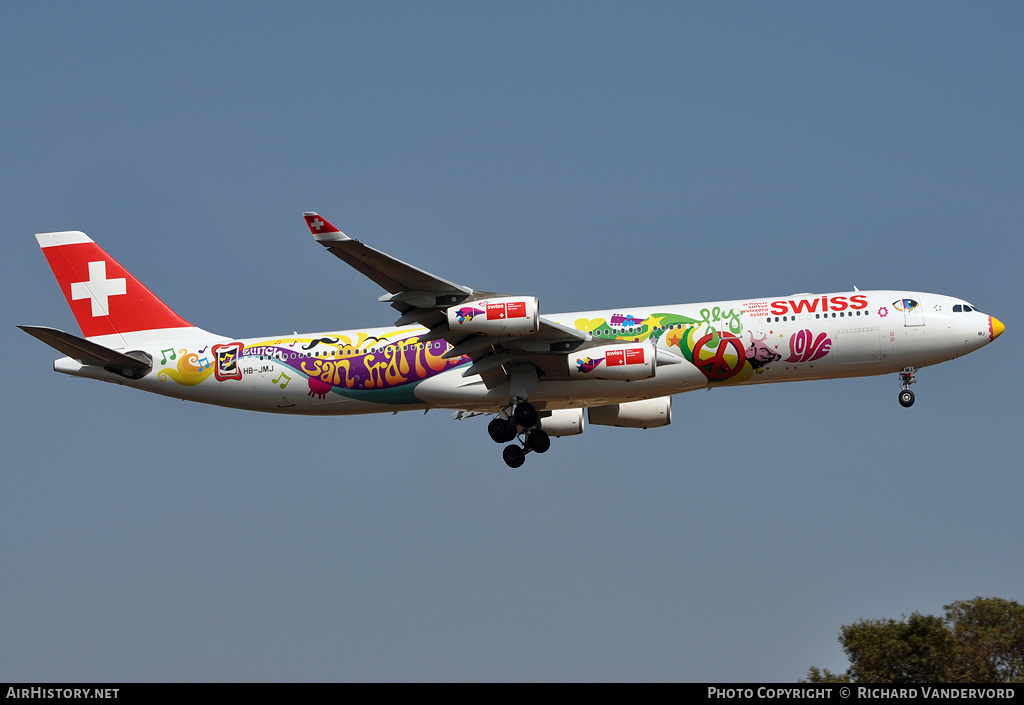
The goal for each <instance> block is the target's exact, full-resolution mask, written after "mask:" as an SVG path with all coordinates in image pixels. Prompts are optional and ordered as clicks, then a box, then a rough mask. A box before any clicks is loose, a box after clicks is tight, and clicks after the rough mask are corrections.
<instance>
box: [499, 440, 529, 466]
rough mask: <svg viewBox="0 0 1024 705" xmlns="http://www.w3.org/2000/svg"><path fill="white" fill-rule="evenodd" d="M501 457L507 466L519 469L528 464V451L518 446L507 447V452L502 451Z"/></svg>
mask: <svg viewBox="0 0 1024 705" xmlns="http://www.w3.org/2000/svg"><path fill="white" fill-rule="evenodd" d="M501 457H502V458H504V460H505V465H508V466H509V467H510V468H518V467H522V465H523V463H525V462H526V451H524V450H523V449H522V448H520V447H519V446H517V445H510V446H505V450H503V451H501Z"/></svg>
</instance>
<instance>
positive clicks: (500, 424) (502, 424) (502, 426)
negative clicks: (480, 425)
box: [487, 419, 516, 443]
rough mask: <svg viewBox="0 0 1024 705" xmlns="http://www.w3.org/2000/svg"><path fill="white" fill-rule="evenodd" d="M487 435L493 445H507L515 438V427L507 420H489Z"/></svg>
mask: <svg viewBox="0 0 1024 705" xmlns="http://www.w3.org/2000/svg"><path fill="white" fill-rule="evenodd" d="M487 434H488V435H489V436H490V437H491V440H492V441H494V442H495V443H508V442H509V441H511V440H512V439H513V438H515V437H516V425H515V424H514V423H512V422H511V421H509V420H508V419H491V422H490V423H489V424H487Z"/></svg>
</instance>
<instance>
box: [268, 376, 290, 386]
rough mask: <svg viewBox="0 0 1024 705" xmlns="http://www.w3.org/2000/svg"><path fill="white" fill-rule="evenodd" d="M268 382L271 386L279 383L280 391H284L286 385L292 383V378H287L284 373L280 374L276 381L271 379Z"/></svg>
mask: <svg viewBox="0 0 1024 705" xmlns="http://www.w3.org/2000/svg"><path fill="white" fill-rule="evenodd" d="M282 379H284V382H281V380H282ZM270 381H271V383H272V384H277V383H278V382H281V389H284V388H285V387H287V386H288V383H289V382H291V381H292V378H291V377H289V376H288V375H287V374H285V373H284V372H282V373H281V374H280V375H278V377H277V379H272V380H270Z"/></svg>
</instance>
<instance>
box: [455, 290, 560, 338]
mask: <svg viewBox="0 0 1024 705" xmlns="http://www.w3.org/2000/svg"><path fill="white" fill-rule="evenodd" d="M539 312H540V303H539V302H538V301H537V298H536V297H534V296H505V297H501V298H496V299H480V300H479V301H467V302H466V303H462V304H459V305H458V306H452V307H451V308H449V309H448V311H447V314H448V328H449V329H450V330H451V331H453V332H456V333H486V334H488V335H527V334H529V333H536V332H537V331H538V330H540V315H539Z"/></svg>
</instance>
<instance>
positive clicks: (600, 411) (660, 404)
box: [587, 397, 672, 428]
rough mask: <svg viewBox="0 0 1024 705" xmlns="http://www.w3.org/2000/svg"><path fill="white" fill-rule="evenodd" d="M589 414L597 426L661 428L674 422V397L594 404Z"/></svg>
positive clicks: (591, 421) (591, 420)
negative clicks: (601, 404) (602, 404)
mask: <svg viewBox="0 0 1024 705" xmlns="http://www.w3.org/2000/svg"><path fill="white" fill-rule="evenodd" d="M587 415H588V416H589V417H590V423H592V424H595V425H597V426H618V427H620V428H660V427H662V426H668V425H669V424H670V423H672V397H655V398H654V399H641V400H639V401H626V402H622V403H621V404H608V405H607V406H592V407H590V408H589V409H588V413H587Z"/></svg>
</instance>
